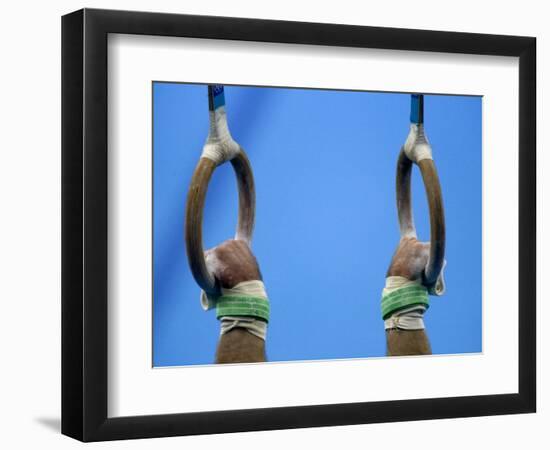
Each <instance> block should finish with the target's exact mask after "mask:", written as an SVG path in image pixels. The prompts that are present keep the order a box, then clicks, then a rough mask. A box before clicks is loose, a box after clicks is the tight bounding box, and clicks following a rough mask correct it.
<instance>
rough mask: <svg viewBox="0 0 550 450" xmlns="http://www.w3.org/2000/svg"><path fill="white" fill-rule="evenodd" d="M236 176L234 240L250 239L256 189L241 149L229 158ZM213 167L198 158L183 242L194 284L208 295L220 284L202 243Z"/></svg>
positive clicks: (188, 200) (215, 290)
mask: <svg viewBox="0 0 550 450" xmlns="http://www.w3.org/2000/svg"><path fill="white" fill-rule="evenodd" d="M231 165H232V166H233V169H234V171H235V175H236V177H237V186H238V190H239V216H238V221H237V232H236V235H235V239H239V240H244V241H246V242H247V243H248V244H250V242H251V241H252V232H253V230H254V217H255V209H256V191H255V189H254V176H253V174H252V167H251V166H250V161H249V160H248V158H247V156H246V154H245V153H244V151H243V150H242V149H241V151H240V152H239V153H238V154H237V156H235V157H234V158H233V159H232V160H231ZM215 169H216V163H215V162H214V161H212V160H211V159H208V158H201V159H200V160H199V162H198V164H197V167H196V168H195V172H194V173H193V178H192V179H191V186H190V187H189V192H188V194H187V204H186V210H185V245H186V248H187V259H188V261H189V267H190V268H191V273H192V274H193V277H194V278H195V281H196V282H197V284H198V285H199V286H200V287H201V288H202V289H203V290H204V291H205V292H206V293H207V294H211V295H220V294H221V291H220V286H219V283H218V281H217V280H216V279H215V277H214V275H213V274H212V273H210V271H209V270H208V269H207V267H206V260H205V258H204V248H203V245H202V219H203V211H204V203H205V200H206V191H207V190H208V183H209V182H210V178H211V177H212V174H213V173H214V170H215Z"/></svg>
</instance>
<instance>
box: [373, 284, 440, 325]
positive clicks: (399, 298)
mask: <svg viewBox="0 0 550 450" xmlns="http://www.w3.org/2000/svg"><path fill="white" fill-rule="evenodd" d="M412 305H424V306H425V307H426V309H427V308H428V307H429V306H430V304H429V301H428V290H427V289H426V288H425V287H424V286H420V285H414V286H407V287H403V288H399V289H397V290H395V291H393V292H390V293H389V294H386V295H383V296H382V318H383V319H384V320H386V319H387V318H388V317H389V316H390V315H391V314H392V313H394V312H395V311H398V310H400V309H403V308H407V307H409V306H412Z"/></svg>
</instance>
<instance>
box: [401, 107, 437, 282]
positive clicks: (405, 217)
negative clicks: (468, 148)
mask: <svg viewBox="0 0 550 450" xmlns="http://www.w3.org/2000/svg"><path fill="white" fill-rule="evenodd" d="M411 117H412V116H411ZM411 120H412V119H411ZM420 120H422V117H421V118H420ZM420 120H419V121H418V122H420ZM415 122H416V120H415ZM420 123H421V122H420ZM412 164H413V161H411V159H409V157H408V156H407V154H406V153H405V148H402V149H401V152H400V154H399V158H398V161H397V177H396V193H397V213H398V216H399V228H400V231H401V237H416V228H415V226H414V218H413V212H412V199H411V175H412ZM416 164H417V165H418V168H419V169H420V173H421V174H422V179H423V181H424V188H425V189H426V196H427V198H428V206H429V209H430V255H429V258H428V263H427V265H426V268H425V269H424V275H423V283H424V284H425V285H426V287H428V288H431V287H434V286H435V285H436V282H437V280H438V277H439V274H440V273H441V270H442V269H443V264H444V261H445V214H444V210H443V197H442V194H441V185H440V183H439V177H438V175H437V170H436V168H435V164H434V162H433V160H432V159H421V160H419V161H418V162H417V163H416Z"/></svg>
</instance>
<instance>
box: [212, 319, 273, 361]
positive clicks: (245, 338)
mask: <svg viewBox="0 0 550 450" xmlns="http://www.w3.org/2000/svg"><path fill="white" fill-rule="evenodd" d="M265 361H266V356H265V341H264V340H263V339H261V338H259V337H257V336H255V335H253V334H251V333H250V332H249V331H247V330H245V329H244V328H234V329H232V330H231V331H228V332H227V333H225V334H222V335H221V336H220V339H219V341H218V348H217V350H216V364H226V363H229V364H230V363H253V362H265Z"/></svg>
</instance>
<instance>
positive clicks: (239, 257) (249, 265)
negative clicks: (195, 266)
mask: <svg viewBox="0 0 550 450" xmlns="http://www.w3.org/2000/svg"><path fill="white" fill-rule="evenodd" d="M204 255H205V259H206V266H207V268H208V270H210V271H211V272H212V273H213V274H214V276H215V277H216V279H217V280H218V281H219V282H220V285H221V286H222V287H223V288H226V289H231V288H232V287H234V286H236V285H237V284H239V283H242V282H243V281H250V280H261V279H262V275H261V273H260V267H259V266H258V262H257V261H256V257H255V256H254V255H253V254H252V251H251V250H250V247H249V246H248V244H247V243H246V242H245V241H241V240H234V239H229V240H227V241H225V242H222V243H221V244H220V245H218V246H217V247H214V248H212V249H210V250H207V251H206V252H204Z"/></svg>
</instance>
